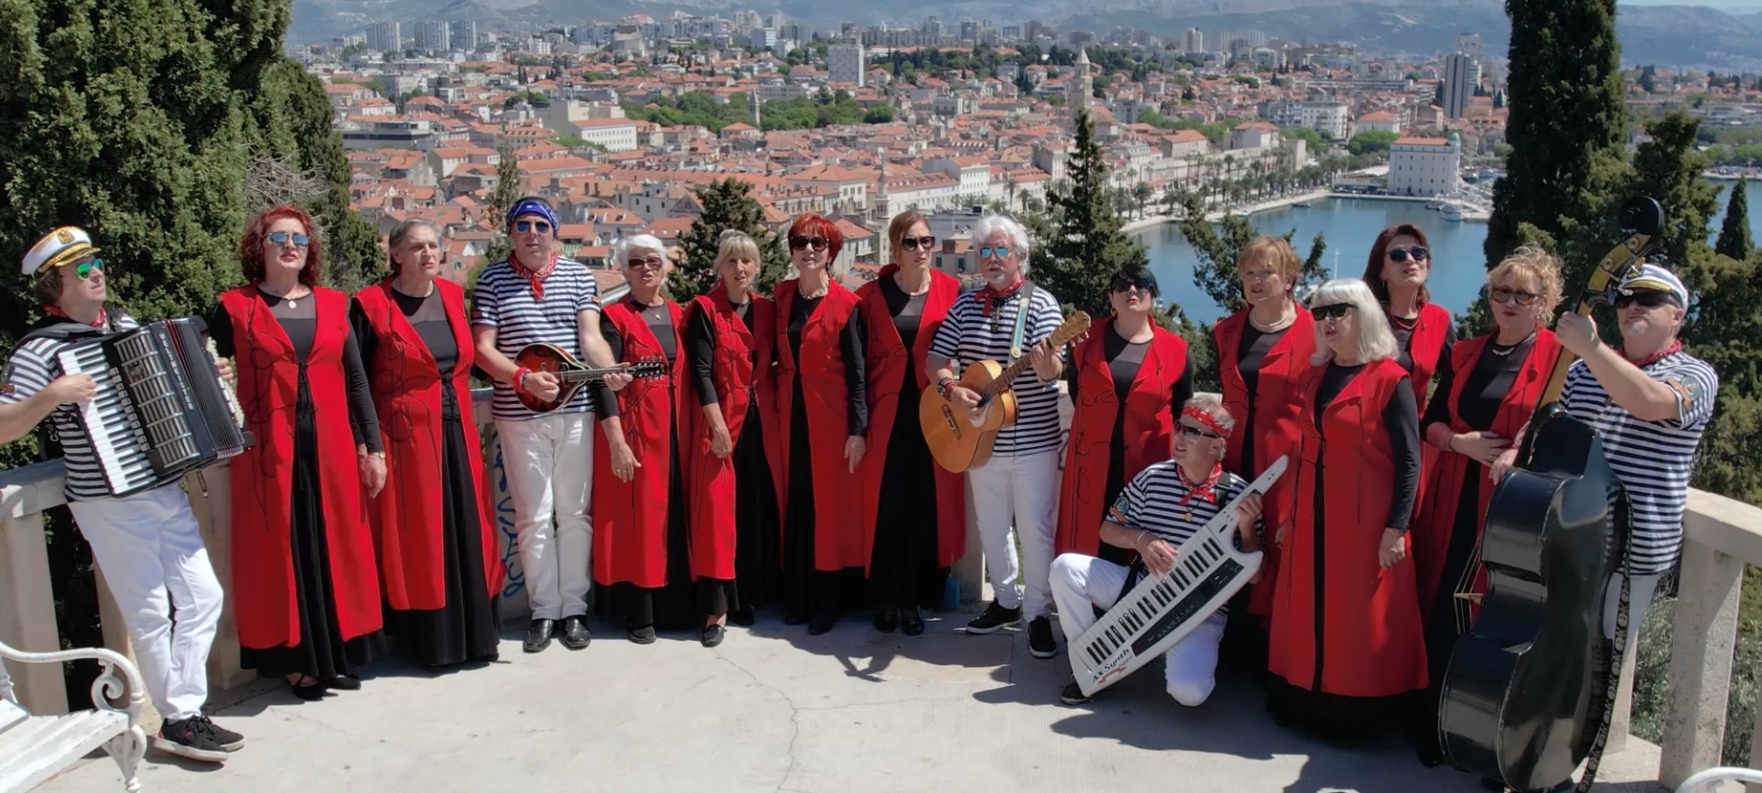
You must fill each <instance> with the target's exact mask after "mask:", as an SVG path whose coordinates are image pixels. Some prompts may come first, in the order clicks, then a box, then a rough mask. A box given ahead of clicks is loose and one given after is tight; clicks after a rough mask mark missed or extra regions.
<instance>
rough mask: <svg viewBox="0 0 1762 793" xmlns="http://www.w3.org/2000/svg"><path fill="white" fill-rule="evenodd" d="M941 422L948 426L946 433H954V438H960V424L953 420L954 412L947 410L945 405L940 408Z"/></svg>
mask: <svg viewBox="0 0 1762 793" xmlns="http://www.w3.org/2000/svg"><path fill="white" fill-rule="evenodd" d="M942 420H943V421H944V422H946V423H947V424H948V431H949V432H952V433H954V437H956V438H959V437H960V436H961V427H960V422H958V421H955V420H954V411H952V410H949V409H948V406H947V405H943V406H942Z"/></svg>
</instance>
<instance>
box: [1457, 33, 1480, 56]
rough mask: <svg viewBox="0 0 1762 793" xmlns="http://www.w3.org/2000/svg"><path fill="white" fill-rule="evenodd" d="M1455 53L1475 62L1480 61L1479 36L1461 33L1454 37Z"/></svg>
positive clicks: (1477, 34)
mask: <svg viewBox="0 0 1762 793" xmlns="http://www.w3.org/2000/svg"><path fill="white" fill-rule="evenodd" d="M1456 51H1457V52H1460V53H1462V54H1463V55H1467V56H1468V57H1470V58H1473V59H1475V60H1477V61H1478V60H1480V59H1481V35H1480V34H1479V33H1463V34H1461V35H1459V36H1457V37H1456Z"/></svg>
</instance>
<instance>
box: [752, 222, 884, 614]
mask: <svg viewBox="0 0 1762 793" xmlns="http://www.w3.org/2000/svg"><path fill="white" fill-rule="evenodd" d="M843 247H844V235H843V234H840V233H839V231H838V227H837V226H834V225H833V224H832V221H829V220H827V219H825V218H823V217H820V216H819V215H816V214H814V213H812V212H809V213H806V214H803V215H802V216H800V217H798V218H796V219H795V223H794V224H792V225H791V226H790V227H789V259H790V261H791V262H793V263H794V264H795V271H796V273H797V277H796V278H791V279H788V280H785V281H783V282H781V283H779V284H777V289H776V295H775V298H776V301H777V322H776V333H777V336H776V338H777V360H778V364H779V368H778V370H777V415H778V417H779V419H780V421H779V422H778V428H779V429H780V430H781V432H780V433H779V434H780V435H781V437H780V438H779V439H778V441H779V443H778V446H779V448H781V449H782V455H781V456H782V458H783V460H782V465H781V466H779V468H778V470H780V471H782V472H783V473H784V485H783V497H784V502H783V503H784V507H783V607H784V622H785V623H786V624H789V625H800V624H801V623H804V622H807V623H809V625H808V633H811V634H821V633H825V632H827V631H829V630H832V625H833V623H835V622H837V621H838V615H839V613H840V612H841V611H843V610H844V609H846V608H848V607H850V606H851V605H852V604H854V603H855V602H856V601H857V600H858V599H860V598H861V596H862V590H863V571H864V570H865V569H867V567H868V565H869V548H870V546H871V545H872V540H871V538H870V537H869V536H868V534H867V531H866V529H867V528H868V526H867V525H866V524H867V521H865V520H864V519H863V515H862V512H863V509H862V506H863V504H864V503H866V501H867V500H866V499H864V498H863V497H862V496H861V493H862V492H863V491H862V486H863V483H862V477H861V476H860V475H859V474H858V473H857V471H858V468H859V467H860V466H861V464H862V461H863V453H864V452H865V451H867V449H868V445H867V443H866V442H865V440H864V434H865V433H866V432H867V430H868V426H869V403H868V397H867V391H868V366H867V361H866V360H865V358H864V357H863V343H864V338H863V337H864V332H863V327H864V326H863V318H862V311H861V310H860V309H859V308H858V301H857V297H856V295H853V294H851V292H850V290H849V289H845V288H844V287H843V286H840V285H839V284H838V281H837V280H836V279H835V278H834V277H833V274H832V263H833V262H835V261H837V260H838V252H839V251H840V250H841V249H842V248H843ZM810 415H812V416H813V418H814V420H813V421H812V422H809V421H808V416H810Z"/></svg>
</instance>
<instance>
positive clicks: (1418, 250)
mask: <svg viewBox="0 0 1762 793" xmlns="http://www.w3.org/2000/svg"><path fill="white" fill-rule="evenodd" d="M1409 256H1412V257H1413V259H1414V261H1426V260H1428V259H1431V258H1432V252H1431V251H1428V250H1426V249H1425V248H1422V247H1420V246H1418V245H1415V246H1413V247H1411V248H1390V249H1389V261H1392V262H1395V263H1397V264H1399V263H1401V262H1404V261H1407V257H1409Z"/></svg>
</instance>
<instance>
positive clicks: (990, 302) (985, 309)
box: [979, 274, 1022, 317]
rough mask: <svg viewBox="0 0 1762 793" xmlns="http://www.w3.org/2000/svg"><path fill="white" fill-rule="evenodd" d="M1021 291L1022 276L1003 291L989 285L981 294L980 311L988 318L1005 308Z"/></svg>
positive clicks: (1017, 276)
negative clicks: (1004, 305) (1005, 304)
mask: <svg viewBox="0 0 1762 793" xmlns="http://www.w3.org/2000/svg"><path fill="white" fill-rule="evenodd" d="M1021 289H1022V276H1021V275H1020V274H1017V275H1016V282H1015V283H1013V284H1010V285H1009V286H1007V287H1005V288H1003V289H1001V290H999V289H993V288H992V287H991V286H989V285H987V286H986V287H985V291H983V292H980V293H979V311H980V312H981V313H982V314H984V315H985V316H987V317H989V316H991V314H992V312H994V311H996V310H997V309H999V308H1001V307H1003V304H1004V303H1006V302H1008V301H1009V299H1010V298H1012V297H1015V296H1016V293H1017V292H1019V291H1021Z"/></svg>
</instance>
